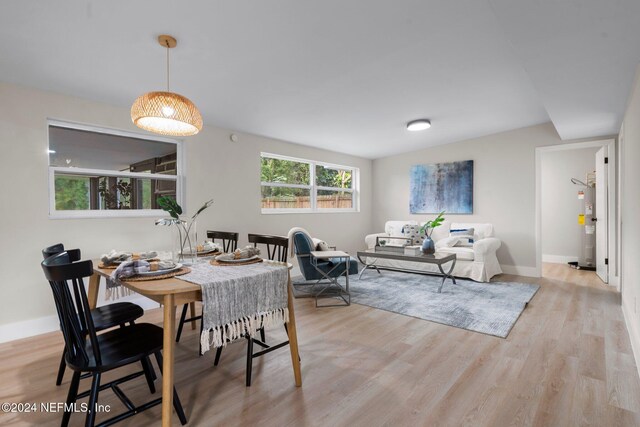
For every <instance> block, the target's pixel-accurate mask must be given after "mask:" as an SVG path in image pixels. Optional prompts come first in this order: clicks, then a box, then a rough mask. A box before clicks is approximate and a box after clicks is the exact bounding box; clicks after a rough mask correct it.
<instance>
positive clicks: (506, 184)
mask: <svg viewBox="0 0 640 427" xmlns="http://www.w3.org/2000/svg"><path fill="white" fill-rule="evenodd" d="M425 137H428V135H427V136H425ZM559 143H561V140H560V138H559V137H558V134H557V133H556V131H555V129H554V127H553V125H552V124H551V123H546V124H542V125H537V126H531V127H527V128H523V129H518V130H514V131H510V132H504V133H500V134H495V135H490V136H485V137H481V138H475V139H471V140H467V141H461V142H457V143H453V144H447V145H440V146H437V147H432V148H428V149H425V150H421V151H416V152H412V153H407V154H401V155H398V156H393V157H387V158H384V159H378V160H374V162H373V169H374V172H375V173H374V177H373V192H374V194H375V195H376V197H375V199H374V205H373V226H374V228H375V229H376V230H378V231H382V230H383V226H384V222H385V221H386V220H389V219H397V220H401V219H415V220H423V219H425V218H427V216H426V215H410V214H409V168H410V167H411V166H412V165H416V164H426V163H439V162H453V161H457V160H474V201H473V204H474V206H473V214H472V215H446V216H447V218H448V219H451V220H453V221H457V222H462V221H464V222H490V223H493V224H494V227H495V232H496V235H497V237H499V238H500V239H501V240H502V247H501V248H500V249H499V250H498V260H499V261H500V264H501V265H502V266H503V269H504V270H505V271H506V272H520V273H521V274H531V275H533V274H535V267H536V253H535V250H536V249H535V248H536V247H535V148H536V147H540V146H545V145H553V144H559ZM512 266H516V267H517V268H516V267H512Z"/></svg>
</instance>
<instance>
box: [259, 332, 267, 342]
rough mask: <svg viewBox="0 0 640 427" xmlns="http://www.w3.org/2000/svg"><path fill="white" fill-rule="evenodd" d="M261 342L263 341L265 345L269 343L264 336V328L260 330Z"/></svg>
mask: <svg viewBox="0 0 640 427" xmlns="http://www.w3.org/2000/svg"><path fill="white" fill-rule="evenodd" d="M260 341H262V342H263V343H265V344H266V343H267V338H266V337H265V335H264V328H260Z"/></svg>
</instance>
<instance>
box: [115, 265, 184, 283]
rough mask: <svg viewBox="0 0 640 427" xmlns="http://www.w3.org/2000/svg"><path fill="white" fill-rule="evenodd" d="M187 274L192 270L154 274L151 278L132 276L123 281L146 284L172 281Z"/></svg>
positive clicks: (182, 269) (181, 269)
mask: <svg viewBox="0 0 640 427" xmlns="http://www.w3.org/2000/svg"><path fill="white" fill-rule="evenodd" d="M187 273H191V269H190V268H189V267H182V268H180V269H179V270H174V271H170V272H169V273H166V274H153V275H151V276H131V277H127V278H126V279H122V280H123V281H125V282H146V281H147V280H158V279H170V278H171V277H176V276H182V275H183V274H187Z"/></svg>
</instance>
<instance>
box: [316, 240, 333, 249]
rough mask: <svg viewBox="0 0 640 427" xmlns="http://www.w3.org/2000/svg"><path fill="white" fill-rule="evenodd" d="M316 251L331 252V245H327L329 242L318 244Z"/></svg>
mask: <svg viewBox="0 0 640 427" xmlns="http://www.w3.org/2000/svg"><path fill="white" fill-rule="evenodd" d="M316 250H318V251H330V250H331V248H330V247H329V245H328V244H327V242H322V241H320V242H318V244H317V245H316Z"/></svg>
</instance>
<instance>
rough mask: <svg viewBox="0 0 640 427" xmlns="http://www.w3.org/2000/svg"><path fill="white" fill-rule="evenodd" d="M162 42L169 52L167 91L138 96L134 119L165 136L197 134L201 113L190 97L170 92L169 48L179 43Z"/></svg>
mask: <svg viewBox="0 0 640 427" xmlns="http://www.w3.org/2000/svg"><path fill="white" fill-rule="evenodd" d="M158 43H159V44H160V45H161V46H162V47H165V48H166V49H167V91H166V92H148V93H145V94H144V95H142V96H140V97H138V99H136V100H135V101H134V102H133V105H132V106H131V120H132V121H133V123H134V124H135V125H136V126H138V127H139V128H142V129H144V130H148V131H150V132H154V133H159V134H161V135H171V136H190V135H195V134H197V133H198V132H200V130H201V129H202V115H200V111H198V108H197V107H196V106H195V104H194V103H193V102H191V101H190V100H189V99H188V98H185V97H184V96H182V95H179V94H177V93H173V92H171V91H170V90H169V49H171V48H174V47H176V45H177V44H178V42H177V41H176V39H175V38H173V37H171V36H167V35H162V36H159V37H158Z"/></svg>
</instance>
